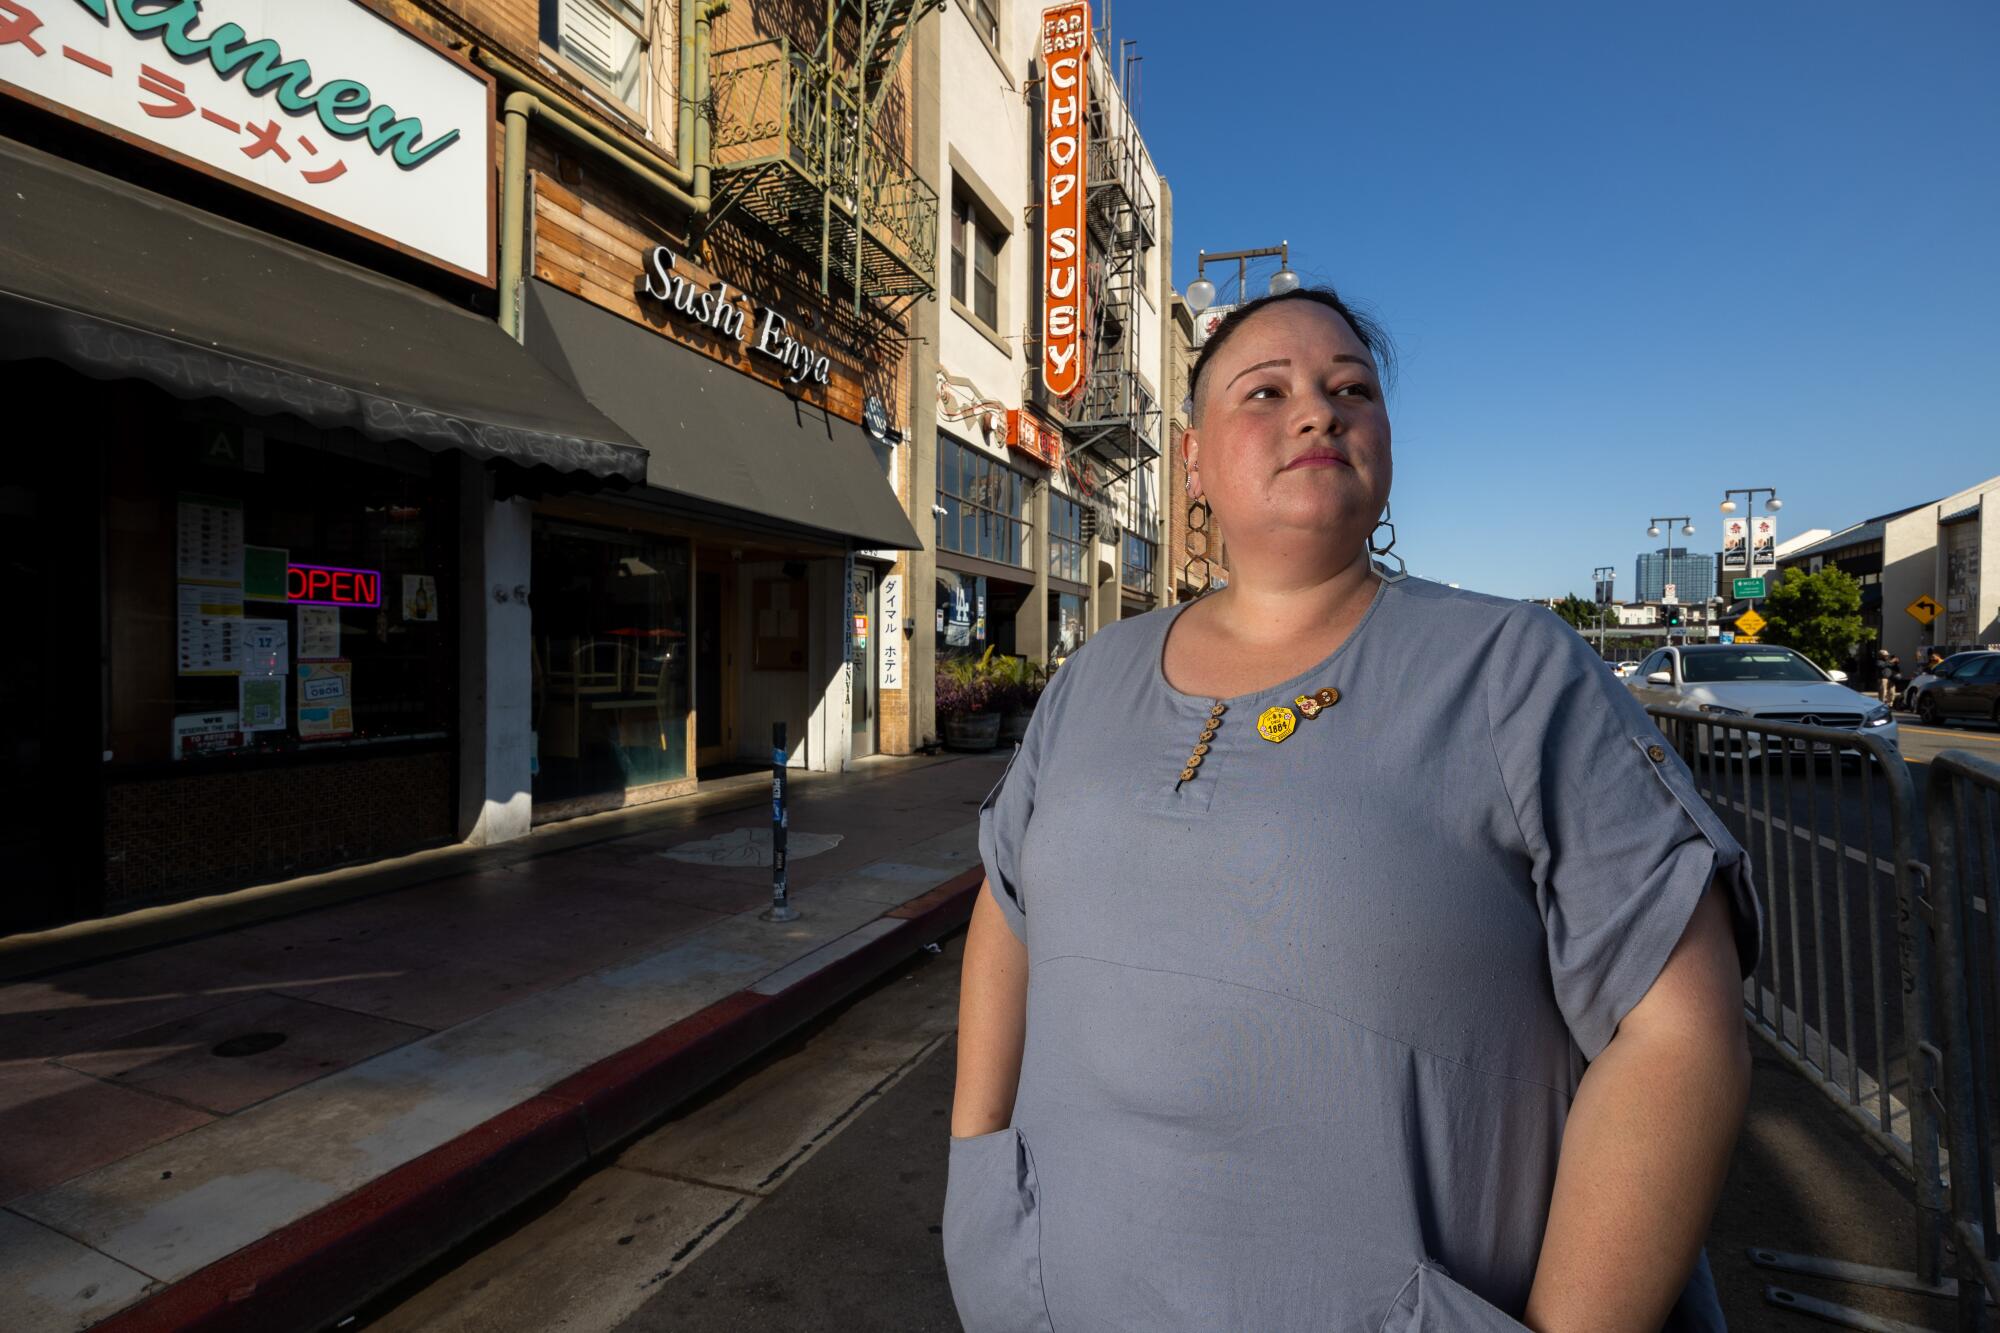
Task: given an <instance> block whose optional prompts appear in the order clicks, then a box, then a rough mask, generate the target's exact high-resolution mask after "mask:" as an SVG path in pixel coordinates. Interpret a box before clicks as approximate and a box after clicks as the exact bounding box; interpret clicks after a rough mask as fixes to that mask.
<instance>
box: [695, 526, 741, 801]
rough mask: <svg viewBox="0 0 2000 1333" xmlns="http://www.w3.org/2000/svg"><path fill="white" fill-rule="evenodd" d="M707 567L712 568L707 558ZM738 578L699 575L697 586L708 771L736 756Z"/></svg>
mask: <svg viewBox="0 0 2000 1333" xmlns="http://www.w3.org/2000/svg"><path fill="white" fill-rule="evenodd" d="M702 556H703V559H702V562H701V563H702V564H703V565H707V564H708V563H709V559H708V553H707V552H706V551H704V552H703V553H702ZM736 633H737V621H736V577H735V573H734V571H733V570H731V569H730V568H728V567H727V566H724V567H723V568H720V569H707V568H704V569H702V570H700V572H698V573H697V574H696V575H695V580H694V743H695V762H696V763H697V764H698V765H699V766H700V767H701V769H702V770H704V771H712V770H714V769H716V768H717V767H718V766H720V765H723V764H727V763H730V762H731V761H732V760H733V759H734V758H735V755H736V654H735V653H734V652H733V651H731V645H733V644H734V643H735V642H736Z"/></svg>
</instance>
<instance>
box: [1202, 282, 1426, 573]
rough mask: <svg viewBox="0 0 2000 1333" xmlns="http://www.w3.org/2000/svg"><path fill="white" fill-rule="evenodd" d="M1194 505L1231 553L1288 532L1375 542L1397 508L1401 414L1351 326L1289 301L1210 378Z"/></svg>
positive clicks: (1219, 360) (1249, 331)
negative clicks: (1393, 425) (1386, 512)
mask: <svg viewBox="0 0 2000 1333" xmlns="http://www.w3.org/2000/svg"><path fill="white" fill-rule="evenodd" d="M1187 447H1188V450H1189V454H1190V461H1191V462H1192V463H1193V464H1194V466H1195V468H1196V471H1195V473H1194V478H1193V481H1192V483H1191V486H1192V489H1193V491H1194V494H1195V495H1197V496H1202V497H1205V498H1206V499H1207V500H1208V502H1209V504H1210V506H1211V507H1212V508H1213V509H1214V510H1215V513H1216V517H1217V518H1218V519H1219V520H1220V521H1221V523H1222V527H1223V530H1224V531H1225V532H1227V533H1228V534H1229V541H1230V544H1231V545H1240V544H1242V543H1243V542H1246V541H1255V540H1256V539H1257V537H1258V536H1260V535H1268V536H1273V537H1281V536H1282V535H1283V534H1284V533H1285V532H1286V531H1299V530H1303V531H1307V532H1311V533H1315V534H1326V533H1328V532H1334V533H1352V534H1354V535H1355V536H1356V537H1357V538H1361V539H1365V537H1366V535H1367V534H1368V533H1369V532H1370V531H1372V530H1373V528H1374V526H1375V521H1376V518H1377V516H1378V515H1380V514H1381V512H1382V506H1383V504H1384V503H1386V502H1387V500H1388V498H1389V482H1390V474H1391V470H1392V469H1391V463H1390V456H1389V414H1388V412H1387V410H1386V409H1385V408H1384V407H1383V404H1382V385H1381V381H1380V380H1379V379H1378V378H1377V377H1376V373H1375V362H1374V358H1372V357H1370V356H1369V355H1368V349H1367V348H1366V347H1364V346H1362V344H1361V340H1360V339H1359V338H1358V337H1356V336H1355V334H1354V330H1353V329H1352V328H1350V327H1348V324H1347V321H1346V320H1344V319H1342V318H1341V317H1340V315H1339V314H1338V313H1337V312H1335V311H1333V310H1330V309H1328V308H1327V307H1325V306H1323V305H1320V304H1318V303H1316V302H1312V301H1282V302H1279V303H1277V304H1275V305H1272V306H1269V307H1267V308H1265V309H1264V310H1261V311H1259V312H1258V313H1257V314H1256V315H1254V316H1252V317H1251V318H1250V319H1249V320H1248V321H1247V322H1245V323H1244V324H1243V325H1242V326H1240V327H1239V328H1238V329H1237V330H1236V331H1235V333H1234V334H1232V335H1231V337H1230V339H1229V341H1228V342H1226V343H1224V344H1223V346H1222V350H1220V351H1219V352H1217V353H1216V354H1215V356H1214V358H1213V359H1211V360H1210V362H1209V363H1208V365H1207V366H1206V367H1205V368H1204V369H1203V370H1202V375H1201V396H1200V400H1199V401H1198V402H1197V403H1196V412H1195V425H1194V427H1193V428H1192V429H1190V430H1189V431H1188V434H1187Z"/></svg>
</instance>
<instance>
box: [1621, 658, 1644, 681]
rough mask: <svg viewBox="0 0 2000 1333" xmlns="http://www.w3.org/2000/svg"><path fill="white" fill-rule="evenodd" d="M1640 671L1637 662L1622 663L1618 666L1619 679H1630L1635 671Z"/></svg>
mask: <svg viewBox="0 0 2000 1333" xmlns="http://www.w3.org/2000/svg"><path fill="white" fill-rule="evenodd" d="M1638 669H1639V664H1638V663H1637V662H1620V663H1619V664H1618V675H1619V678H1620V679H1626V678H1629V677H1630V676H1631V674H1632V673H1633V672H1634V671H1637V670H1638Z"/></svg>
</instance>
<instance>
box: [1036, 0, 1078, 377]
mask: <svg viewBox="0 0 2000 1333" xmlns="http://www.w3.org/2000/svg"><path fill="white" fill-rule="evenodd" d="M1089 57H1090V6H1089V4H1088V3H1086V2H1085V0H1072V3H1069V4H1061V5H1054V6H1051V7H1050V8H1048V9H1045V10H1043V11H1042V78H1043V84H1042V154H1043V156H1042V383H1043V384H1044V385H1046V386H1047V387H1048V391H1049V392H1050V393H1052V394H1054V395H1055V396H1056V397H1058V398H1067V397H1068V396H1069V395H1070V394H1072V393H1075V392H1076V389H1077V386H1078V385H1079V384H1081V383H1082V382H1083V265H1084V257H1085V255H1086V253H1087V249H1086V247H1085V244H1084V213H1083V193H1084V191H1083V185H1084V172H1085V170H1086V163H1087V161H1088V159H1089V153H1088V152H1087V149H1088V147H1089V144H1088V142H1087V135H1088V128H1087V126H1086V124H1085V118H1084V112H1085V110H1086V108H1087V106H1088V98H1089V95H1090V92H1089V89H1090V85H1089V82H1088V61H1089Z"/></svg>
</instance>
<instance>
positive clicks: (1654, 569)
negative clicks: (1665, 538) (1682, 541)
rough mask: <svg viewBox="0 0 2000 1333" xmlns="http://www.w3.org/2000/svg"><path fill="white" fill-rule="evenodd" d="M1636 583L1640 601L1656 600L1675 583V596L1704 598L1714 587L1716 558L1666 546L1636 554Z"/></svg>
mask: <svg viewBox="0 0 2000 1333" xmlns="http://www.w3.org/2000/svg"><path fill="white" fill-rule="evenodd" d="M1638 572H1639V580H1638V583H1637V585H1636V587H1637V592H1638V598H1639V600H1640V601H1642V602H1657V601H1659V600H1660V599H1661V598H1662V597H1665V596H1666V595H1667V585H1668V584H1669V583H1671V584H1673V585H1674V593H1675V596H1677V597H1679V598H1680V600H1681V601H1683V602H1701V601H1706V600H1707V599H1708V598H1709V596H1710V595H1711V594H1712V593H1713V592H1714V590H1715V557H1714V556H1712V555H1709V554H1707V553H1706V552H1696V551H1690V550H1688V549H1687V547H1685V546H1668V547H1663V548H1662V549H1660V550H1657V551H1646V552H1643V553H1641V554H1640V556H1639V571H1638Z"/></svg>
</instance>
